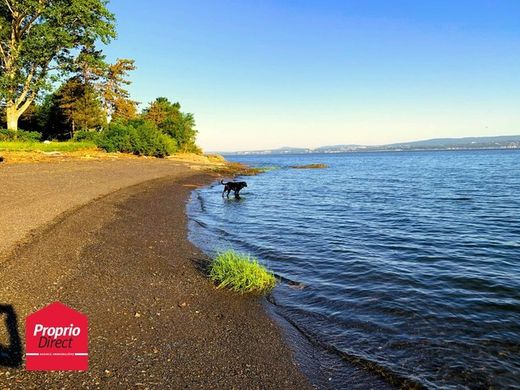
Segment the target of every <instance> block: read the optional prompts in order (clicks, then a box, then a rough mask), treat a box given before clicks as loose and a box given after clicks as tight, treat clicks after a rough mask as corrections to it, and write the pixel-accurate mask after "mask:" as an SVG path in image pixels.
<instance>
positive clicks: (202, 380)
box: [0, 167, 309, 389]
mask: <svg viewBox="0 0 520 390" xmlns="http://www.w3.org/2000/svg"><path fill="white" fill-rule="evenodd" d="M85 169H87V170H88V167H86V168H85ZM179 169H180V171H179V172H172V173H171V174H170V175H166V176H164V175H162V176H163V177H162V178H159V179H155V180H151V181H146V182H143V183H140V184H136V185H134V186H130V187H128V186H127V187H124V188H121V189H119V190H115V191H112V192H111V193H110V194H108V195H105V196H102V197H100V198H97V199H95V200H93V201H91V202H89V203H87V204H86V205H83V206H78V207H76V208H75V209H74V210H73V211H69V212H66V213H64V214H61V215H60V216H58V217H57V218H56V219H54V221H53V223H51V224H48V225H46V226H43V227H40V228H38V229H36V230H33V231H32V233H31V238H30V240H26V242H25V243H24V244H21V245H18V246H17V247H16V248H15V249H14V251H11V252H10V254H9V255H7V256H6V257H5V258H4V260H3V261H2V263H1V267H0V280H1V281H2V283H1V284H0V304H3V305H11V306H12V308H13V309H14V311H15V313H16V316H17V319H18V320H17V331H18V333H19V336H20V337H21V338H22V343H21V345H22V346H23V344H24V342H23V333H24V326H25V318H26V316H27V315H28V314H30V313H32V312H34V311H35V310H37V309H40V308H42V307H43V306H45V305H47V304H48V303H51V302H53V301H56V300H59V301H61V302H63V303H65V304H67V305H69V306H71V307H73V308H75V309H77V310H79V311H82V312H83V313H85V314H87V315H88V317H89V324H90V335H89V336H90V337H89V339H90V344H89V354H90V369H89V371H88V372H83V373H78V372H72V373H71V372H28V371H25V370H24V368H23V362H21V363H20V364H19V366H18V367H14V368H12V367H11V368H9V367H7V365H4V366H0V385H2V386H3V387H7V388H11V389H30V388H34V389H36V388H62V387H64V388H82V387H88V388H114V389H115V388H150V389H151V388H161V389H162V388H223V389H224V388H225V389H231V388H237V389H239V388H240V389H255V388H262V389H265V388H270V389H293V388H294V389H295V388H298V389H305V388H308V387H309V385H308V382H307V380H306V379H305V378H304V377H303V375H302V374H301V373H300V371H299V370H298V367H297V366H296V365H295V364H294V362H293V360H292V354H291V351H290V350H289V349H288V347H287V346H286V345H285V344H284V342H283V340H282V338H281V334H280V331H279V329H278V327H277V326H276V325H275V324H274V323H273V322H272V321H271V320H270V319H269V318H268V317H267V315H266V314H265V312H264V310H263V308H262V303H261V300H259V299H258V298H254V297H247V296H237V295H233V294H231V293H229V292H227V291H221V290H216V289H215V288H214V286H213V285H212V284H211V283H210V282H209V281H208V279H207V278H206V277H205V276H204V275H203V273H202V272H201V270H200V269H199V266H200V265H201V264H202V265H203V264H204V262H205V261H206V260H207V259H206V258H205V256H204V255H203V254H202V253H201V252H200V251H199V250H198V249H197V248H195V247H194V246H193V245H191V244H190V242H189V241H188V240H187V231H186V215H185V204H186V200H187V198H188V196H189V194H190V192H191V190H192V189H193V188H195V187H196V186H200V185H203V184H206V183H208V182H209V181H211V180H212V179H213V178H212V177H211V176H208V175H204V174H196V173H194V172H193V171H190V170H189V169H188V168H186V169H184V168H179ZM73 176H74V175H71V176H69V180H74V178H73ZM92 177H93V178H94V177H95V175H94V176H92ZM19 180H20V185H21V186H22V184H23V183H22V182H23V180H24V179H23V178H22V177H20V178H19ZM25 180H27V177H25ZM36 180H40V181H41V182H42V183H43V182H44V181H45V178H41V177H39V178H37V179H36ZM60 180H63V181H64V182H66V180H65V178H64V177H61V179H60ZM94 182H95V180H94ZM28 185H30V184H28ZM92 185H95V184H92ZM22 187H23V188H25V186H22ZM42 195H43V194H42ZM18 209H19V210H22V209H23V207H22V206H18ZM2 218H4V217H2ZM3 224H4V225H5V220H4V221H3ZM3 229H5V226H4V227H3ZM6 339H7V335H6V329H4V324H3V322H2V326H1V327H0V344H2V343H5V342H6ZM14 352H15V353H14V355H16V354H18V356H23V348H20V350H19V351H14ZM13 358H14V359H16V356H13Z"/></svg>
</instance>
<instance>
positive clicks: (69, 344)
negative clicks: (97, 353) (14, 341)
mask: <svg viewBox="0 0 520 390" xmlns="http://www.w3.org/2000/svg"><path fill="white" fill-rule="evenodd" d="M25 340H26V353H25V357H26V368H27V370H32V371H50V370H55V371H71V370H73V371H74V370H75V371H85V370H87V369H88V318H87V316H86V315H84V314H82V313H80V312H79V311H76V310H74V309H72V308H70V307H68V306H66V305H64V304H62V303H60V302H54V303H52V304H50V305H49V306H46V307H44V308H43V309H41V310H38V311H37V312H35V313H33V314H31V315H30V316H28V317H27V321H26V325H25Z"/></svg>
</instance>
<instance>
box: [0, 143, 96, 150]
mask: <svg viewBox="0 0 520 390" xmlns="http://www.w3.org/2000/svg"><path fill="white" fill-rule="evenodd" d="M96 148H97V147H96V144H94V143H93V142H85V141H82V142H75V141H66V142H51V143H47V144H45V143H43V142H21V141H0V151H12V152H76V151H78V150H85V149H96Z"/></svg>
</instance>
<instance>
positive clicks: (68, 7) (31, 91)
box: [0, 0, 115, 130]
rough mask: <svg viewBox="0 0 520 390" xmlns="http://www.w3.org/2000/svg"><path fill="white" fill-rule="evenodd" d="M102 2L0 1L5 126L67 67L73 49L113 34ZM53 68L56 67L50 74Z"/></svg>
mask: <svg viewBox="0 0 520 390" xmlns="http://www.w3.org/2000/svg"><path fill="white" fill-rule="evenodd" d="M106 4H107V1H106V0H74V1H69V0H53V1H41V0H10V1H5V2H2V3H0V49H1V50H0V100H1V102H2V103H3V104H4V105H5V106H6V114H7V124H8V127H9V128H10V129H11V130H16V129H17V124H18V118H19V117H20V115H21V114H23V113H24V112H25V111H26V110H27V108H28V107H29V106H30V105H31V103H32V102H33V101H34V100H35V99H36V97H37V95H38V93H39V92H40V91H41V90H42V89H45V88H48V87H49V86H50V81H51V80H52V78H51V74H52V75H59V74H61V72H64V71H67V70H69V68H70V66H71V63H72V62H73V60H74V54H75V53H76V52H77V50H81V49H82V48H85V47H93V46H94V42H96V41H101V42H102V43H105V44H106V43H108V42H109V41H110V39H111V38H114V37H115V26H114V16H113V15H112V14H111V13H110V12H109V11H108V9H107V8H106ZM51 67H52V68H53V69H55V71H54V72H51V71H50V70H51Z"/></svg>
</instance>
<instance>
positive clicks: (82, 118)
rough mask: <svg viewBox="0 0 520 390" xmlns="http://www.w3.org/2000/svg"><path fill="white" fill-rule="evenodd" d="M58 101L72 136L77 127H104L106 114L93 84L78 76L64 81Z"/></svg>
mask: <svg viewBox="0 0 520 390" xmlns="http://www.w3.org/2000/svg"><path fill="white" fill-rule="evenodd" d="M57 103H58V105H59V108H60V109H61V110H62V111H63V116H64V117H65V118H66V119H67V125H68V126H69V128H70V131H71V138H72V136H74V133H75V131H76V129H80V130H90V129H94V128H100V127H103V126H104V125H105V124H106V116H105V112H104V111H103V108H102V106H101V102H100V100H99V96H98V94H97V92H96V90H95V89H94V87H93V86H92V85H91V84H87V83H84V82H82V80H81V78H80V77H78V76H76V77H73V78H71V79H69V80H67V82H66V83H64V84H63V85H62V86H61V87H60V89H59V90H58V91H57Z"/></svg>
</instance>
